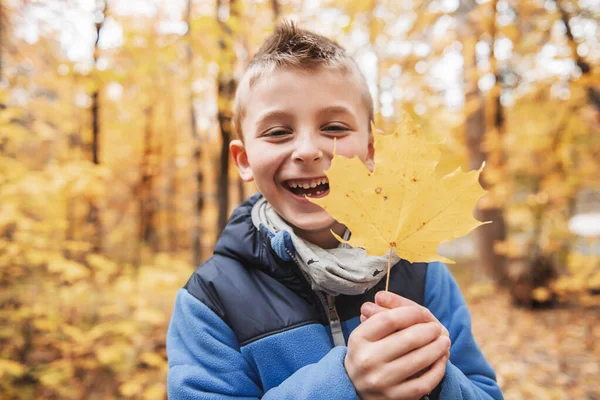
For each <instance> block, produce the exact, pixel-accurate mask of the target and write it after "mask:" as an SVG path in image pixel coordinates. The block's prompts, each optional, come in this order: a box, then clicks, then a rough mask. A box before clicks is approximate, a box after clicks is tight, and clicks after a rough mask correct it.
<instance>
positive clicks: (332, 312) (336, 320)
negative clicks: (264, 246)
mask: <svg viewBox="0 0 600 400" xmlns="http://www.w3.org/2000/svg"><path fill="white" fill-rule="evenodd" d="M327 309H328V310H327V311H328V315H329V327H330V328H331V336H332V337H333V345H334V346H345V345H346V340H345V339H344V332H343V331H342V323H341V321H340V317H339V316H338V313H337V310H336V309H335V298H334V297H333V296H331V295H329V294H328V295H327Z"/></svg>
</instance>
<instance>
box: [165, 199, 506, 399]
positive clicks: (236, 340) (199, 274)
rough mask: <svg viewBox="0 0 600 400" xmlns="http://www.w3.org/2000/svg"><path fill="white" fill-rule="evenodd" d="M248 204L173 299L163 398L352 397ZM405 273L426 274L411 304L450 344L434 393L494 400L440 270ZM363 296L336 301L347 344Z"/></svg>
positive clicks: (307, 299) (318, 317) (316, 314)
mask: <svg viewBox="0 0 600 400" xmlns="http://www.w3.org/2000/svg"><path fill="white" fill-rule="evenodd" d="M253 200H254V201H255V200H256V198H253V199H252V198H251V199H250V200H249V202H247V203H245V204H244V205H242V206H241V207H240V208H239V209H238V210H236V212H235V213H234V215H233V216H232V219H231V220H230V223H229V224H228V227H227V228H226V229H225V231H224V233H223V235H222V236H221V239H220V240H219V243H218V244H217V246H216V248H215V256H214V257H213V258H212V259H211V260H209V261H207V263H205V264H204V265H203V266H201V267H199V268H198V270H196V272H195V273H194V274H193V275H192V277H191V278H190V281H188V283H187V284H186V287H185V288H183V289H181V290H180V291H179V292H178V293H177V296H176V300H175V306H174V311H173V315H172V318H171V322H170V326H169V330H168V334H167V355H168V359H169V373H168V395H169V398H170V399H172V400H175V399H177V400H183V399H234V398H235V399H265V400H268V399H314V400H319V399H323V400H325V399H327V400H335V399H340V400H342V399H344V400H346V399H357V398H358V396H357V394H356V391H355V389H354V387H353V385H352V382H351V381H350V379H349V378H348V375H347V373H346V370H345V368H344V357H345V356H346V351H347V348H346V347H344V346H337V347H335V346H334V345H333V340H332V336H331V330H330V328H329V324H328V320H327V317H326V312H324V311H323V309H322V305H321V304H319V303H318V301H317V297H316V296H314V293H311V290H310V288H308V287H307V286H306V282H302V280H301V277H300V275H299V274H297V272H295V271H294V270H293V268H294V267H293V265H291V264H290V263H286V262H284V261H282V260H281V257H277V252H275V251H274V250H273V248H272V246H270V244H269V238H270V236H269V235H267V234H265V235H261V234H260V232H258V231H257V230H256V229H255V228H254V227H253V226H251V221H249V218H250V216H249V209H250V208H251V205H252V204H253ZM410 268H413V267H412V265H411V264H407V263H405V264H404V266H396V267H394V269H397V270H398V271H400V272H398V273H404V274H405V275H404V276H403V277H402V279H398V281H403V282H404V281H407V283H408V286H410V284H411V282H410V281H411V277H412V278H413V280H417V278H418V276H419V273H421V272H420V271H426V275H425V274H423V277H424V279H423V280H424V283H423V285H422V286H423V288H422V291H423V296H422V298H421V299H418V296H417V298H416V300H417V301H419V300H421V301H419V302H421V303H422V304H423V305H425V306H426V307H427V308H428V309H429V310H430V311H431V312H432V313H433V314H434V315H435V316H436V317H437V318H438V319H439V321H440V322H441V323H442V324H443V325H444V326H445V327H446V328H447V329H448V331H449V332H450V338H451V340H452V346H451V350H450V351H451V357H450V360H449V361H448V364H447V367H446V374H445V376H444V379H443V381H442V382H441V384H440V387H441V392H440V391H438V393H439V397H440V398H442V399H457V400H459V399H465V400H467V399H473V400H474V399H502V398H503V397H502V393H501V391H500V389H499V387H498V385H497V383H496V379H495V374H494V371H493V370H492V368H491V367H490V365H489V364H488V362H487V361H486V360H485V358H484V356H483V354H482V353H481V351H480V349H479V347H478V346H477V344H476V342H475V340H474V338H473V335H472V333H471V317H470V314H469V311H468V309H467V306H466V304H465V301H464V299H463V296H462V295H461V292H460V290H459V288H458V286H457V284H456V282H455V280H454V278H453V277H452V275H451V274H450V273H449V271H448V269H447V268H446V266H445V265H444V264H441V263H430V264H428V265H424V266H418V268H415V269H410ZM394 269H393V270H392V271H394ZM402 271H404V272H402ZM391 278H394V275H392V276H391ZM392 280H393V279H392ZM408 286H407V287H408ZM413 286H414V285H413ZM417 286H418V285H417ZM399 292H400V294H401V295H407V293H409V292H410V291H408V292H406V293H404V292H403V291H402V290H401V289H400V290H399ZM373 295H374V293H373ZM371 297H372V296H371ZM408 297H411V296H408ZM363 300H364V299H363V298H353V296H349V297H348V298H345V299H337V300H336V304H337V305H338V309H340V308H341V309H342V310H341V311H342V312H340V318H341V320H342V321H341V324H342V330H343V334H344V337H345V339H346V342H347V340H348V336H349V335H350V333H351V332H352V331H353V330H354V329H355V328H356V327H357V326H358V324H359V316H358V315H359V311H357V310H359V309H360V305H361V304H362V302H363ZM371 301H372V300H371ZM344 310H346V311H344Z"/></svg>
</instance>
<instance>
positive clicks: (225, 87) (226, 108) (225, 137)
mask: <svg viewBox="0 0 600 400" xmlns="http://www.w3.org/2000/svg"><path fill="white" fill-rule="evenodd" d="M224 4H227V5H228V9H229V16H230V17H231V16H237V4H236V0H219V1H217V18H219V9H220V8H221V7H222V6H223V5H224ZM228 19H229V18H228ZM228 22H229V21H228V20H226V21H222V20H220V19H219V23H220V26H221V32H222V35H221V38H220V39H219V47H220V62H219V67H220V68H219V76H218V98H219V101H218V104H219V109H218V115H217V118H218V120H219V128H220V131H221V152H220V157H219V177H218V184H217V185H218V193H217V201H218V203H219V217H218V225H217V232H218V233H220V232H221V231H222V230H223V228H224V227H225V225H226V223H227V218H228V216H229V142H230V141H231V138H232V123H231V119H232V104H233V98H234V96H235V90H236V85H237V82H236V81H235V79H234V76H233V70H234V67H235V64H236V57H235V52H234V49H233V43H234V41H235V33H234V31H233V30H232V27H231V26H230V25H229V24H228Z"/></svg>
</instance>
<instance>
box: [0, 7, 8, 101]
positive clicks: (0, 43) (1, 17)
mask: <svg viewBox="0 0 600 400" xmlns="http://www.w3.org/2000/svg"><path fill="white" fill-rule="evenodd" d="M6 20H7V18H6V15H5V11H4V4H3V3H2V0H0V82H2V76H3V75H2V73H3V71H4V70H3V67H4V64H3V62H4V58H3V56H4V54H3V51H2V50H3V49H4V48H5V45H4V32H5V31H6V29H5V27H4V24H5V23H6ZM1 109H2V103H0V110H1Z"/></svg>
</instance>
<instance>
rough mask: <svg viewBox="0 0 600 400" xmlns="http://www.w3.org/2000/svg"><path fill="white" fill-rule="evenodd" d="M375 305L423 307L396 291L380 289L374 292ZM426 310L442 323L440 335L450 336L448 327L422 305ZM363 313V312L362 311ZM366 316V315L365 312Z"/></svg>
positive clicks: (431, 316)
mask: <svg viewBox="0 0 600 400" xmlns="http://www.w3.org/2000/svg"><path fill="white" fill-rule="evenodd" d="M375 303H376V304H375V305H376V306H379V307H383V308H396V307H408V306H416V307H423V306H421V305H420V304H418V303H415V302H414V301H412V300H410V299H407V298H406V297H402V296H400V295H397V294H396V293H392V292H386V291H381V292H377V293H376V294H375ZM423 308H424V309H425V310H427V313H428V314H429V317H430V320H431V321H437V322H438V323H439V324H440V325H442V327H443V329H442V335H444V336H448V337H450V332H448V329H446V327H445V326H444V325H443V324H442V323H441V322H440V321H439V320H438V319H437V318H436V317H435V315H433V313H432V312H431V311H429V309H428V308H427V307H423ZM363 314H364V313H363ZM365 316H366V317H367V318H368V316H367V315H366V314H365Z"/></svg>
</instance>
